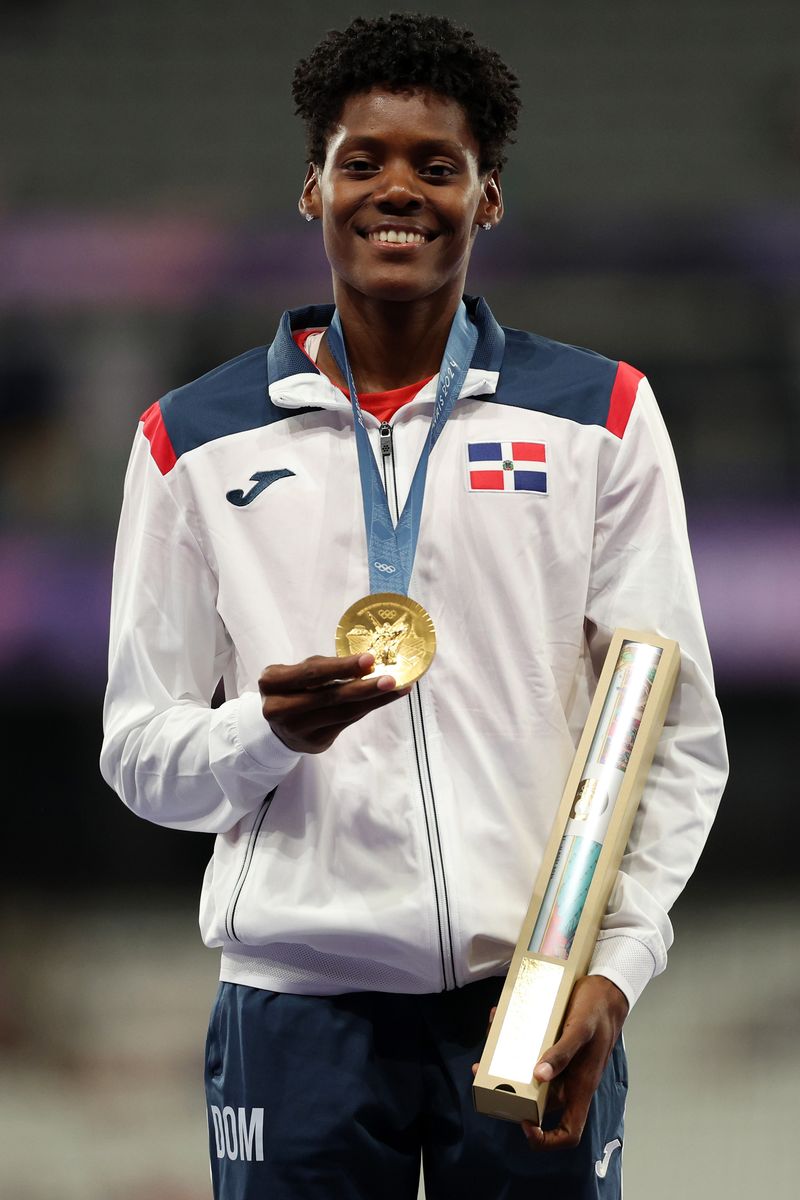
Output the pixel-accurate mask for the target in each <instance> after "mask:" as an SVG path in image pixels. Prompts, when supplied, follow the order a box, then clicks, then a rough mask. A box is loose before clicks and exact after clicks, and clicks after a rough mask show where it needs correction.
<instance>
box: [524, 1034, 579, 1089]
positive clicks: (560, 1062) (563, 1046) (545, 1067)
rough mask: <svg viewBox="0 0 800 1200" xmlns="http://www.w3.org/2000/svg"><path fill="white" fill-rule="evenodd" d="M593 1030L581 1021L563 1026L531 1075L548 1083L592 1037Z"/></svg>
mask: <svg viewBox="0 0 800 1200" xmlns="http://www.w3.org/2000/svg"><path fill="white" fill-rule="evenodd" d="M592 1033H593V1030H592V1029H591V1028H590V1027H589V1026H588V1025H586V1024H584V1023H583V1022H580V1023H577V1022H576V1023H575V1024H574V1025H572V1026H570V1025H567V1026H565V1027H564V1032H563V1034H562V1035H561V1037H560V1038H559V1039H558V1041H557V1042H556V1043H555V1045H554V1046H551V1047H550V1049H549V1050H547V1051H545V1053H544V1054H543V1055H542V1057H541V1058H540V1059H539V1061H538V1063H537V1064H536V1066H535V1068H534V1071H533V1077H534V1079H538V1080H539V1081H540V1082H542V1083H549V1082H550V1080H551V1079H555V1077H556V1076H557V1075H560V1074H561V1072H562V1071H563V1070H565V1068H566V1067H568V1066H569V1064H570V1063H571V1062H572V1060H573V1058H574V1057H575V1055H576V1054H578V1052H579V1051H580V1050H582V1049H583V1047H584V1046H585V1045H586V1044H587V1042H590V1041H591V1039H592Z"/></svg>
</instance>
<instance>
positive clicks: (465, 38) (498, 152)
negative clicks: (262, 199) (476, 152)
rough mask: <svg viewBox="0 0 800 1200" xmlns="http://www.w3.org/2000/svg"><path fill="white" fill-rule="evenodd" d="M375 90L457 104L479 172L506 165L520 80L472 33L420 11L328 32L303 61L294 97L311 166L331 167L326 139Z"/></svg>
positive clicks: (359, 21) (358, 21)
mask: <svg viewBox="0 0 800 1200" xmlns="http://www.w3.org/2000/svg"><path fill="white" fill-rule="evenodd" d="M373 87H385V88H388V89H389V90H390V91H393V90H400V89H403V88H408V87H426V88H430V89H431V90H432V91H434V92H438V93H439V94H440V95H442V96H447V97H449V98H451V99H453V100H457V101H458V103H459V104H460V105H461V106H462V108H463V109H464V111H465V112H466V114H467V119H468V121H469V124H470V128H471V129H472V132H473V133H474V135H475V138H476V140H477V142H478V144H479V146H480V151H481V162H480V168H481V171H490V170H492V169H493V168H494V167H502V166H503V164H504V163H505V161H506V159H505V154H504V149H505V147H506V145H507V144H508V143H509V142H513V140H514V139H513V137H512V136H511V135H512V133H513V132H514V130H515V129H516V127H517V117H518V114H519V110H520V100H519V97H518V96H517V94H516V92H517V89H518V87H519V82H518V80H517V77H516V76H515V75H514V74H513V72H512V71H511V70H509V68H508V67H507V66H506V64H505V63H504V62H503V60H502V59H501V58H500V55H499V54H497V53H496V52H495V51H494V50H489V49H487V48H486V47H484V46H479V45H478V43H477V42H476V41H475V37H474V35H473V34H472V33H471V32H470V31H469V30H468V29H462V28H461V27H460V26H457V25H454V24H453V22H452V21H449V20H448V19H447V17H436V16H426V15H424V14H422V13H390V14H389V16H388V17H376V18H375V19H366V18H364V17H356V19H355V20H354V21H352V22H351V23H350V24H349V25H348V26H347V28H346V29H345V30H344V32H341V31H339V30H336V29H333V30H330V31H329V32H328V33H326V34H325V37H324V38H323V39H322V41H321V42H319V44H318V45H317V46H316V47H315V48H314V49H313V50H312V52H311V54H310V55H309V56H308V58H304V59H301V61H300V62H299V63H298V64H297V66H296V68H295V72H294V78H293V81H292V94H293V96H294V100H295V104H296V106H297V107H296V108H295V112H296V114H297V115H298V116H299V117H301V118H302V119H303V121H304V122H305V126H306V153H307V156H308V160H309V161H310V162H313V163H316V164H317V165H322V164H323V163H324V162H325V148H326V143H327V139H328V137H329V136H330V134H331V132H332V130H333V129H334V128H335V126H336V122H337V121H338V120H339V117H340V116H341V112H342V108H343V107H344V104H345V101H346V100H347V99H348V97H349V96H352V95H355V94H358V93H361V92H368V91H370V90H371V89H372V88H373Z"/></svg>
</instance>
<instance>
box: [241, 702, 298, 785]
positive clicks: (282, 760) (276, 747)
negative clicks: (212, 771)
mask: <svg viewBox="0 0 800 1200" xmlns="http://www.w3.org/2000/svg"><path fill="white" fill-rule="evenodd" d="M237 709H238V711H237V714H236V725H237V733H238V737H239V742H240V744H241V747H242V749H243V750H244V752H245V754H248V755H249V756H250V758H252V759H253V760H254V761H255V762H257V763H258V765H259V766H260V767H263V768H264V770H265V771H269V773H270V774H271V775H277V776H280V778H281V779H282V778H283V777H284V775H288V774H289V772H290V771H291V769H292V767H293V766H294V765H295V763H296V762H298V760H299V759H300V752H299V751H298V750H290V749H289V747H288V746H286V745H285V744H284V743H283V742H282V741H281V739H280V738H279V737H278V735H277V734H276V733H273V731H272V728H271V727H270V724H269V722H268V721H265V720H264V713H263V711H262V708H261V696H260V695H259V693H258V692H245V693H244V695H242V696H240V697H239V699H238V702H237Z"/></svg>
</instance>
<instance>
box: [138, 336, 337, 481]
mask: <svg viewBox="0 0 800 1200" xmlns="http://www.w3.org/2000/svg"><path fill="white" fill-rule="evenodd" d="M276 340H277V339H276ZM290 340H291V339H290ZM291 344H292V346H293V347H294V349H295V350H297V353H298V354H299V355H300V356H301V358H302V362H303V364H304V366H305V370H307V371H313V370H314V368H313V367H312V365H311V363H309V361H308V359H307V358H306V357H305V355H303V353H302V351H301V350H299V349H298V347H297V346H296V345H295V343H294V341H292V343H291ZM300 369H303V368H302V367H301V368H300ZM312 411H314V410H313V409H308V408H300V409H298V408H292V409H288V408H277V407H276V406H275V405H274V404H273V403H272V401H271V400H270V398H269V394H268V392H267V347H266V346H258V347H257V348H256V349H255V350H248V351H247V352H246V353H245V354H240V355H239V356H238V357H237V358H232V359H231V360H230V361H229V362H226V363H223V364H222V366H221V367H215V368H214V370H213V371H209V372H208V374H207V375H202V376H201V377H200V378H199V379H195V380H193V381H192V383H187V384H185V385H184V386H183V387H179V388H176V389H175V390H174V391H172V392H168V393H167V395H166V396H164V397H163V398H162V400H161V418H162V420H163V422H164V426H165V428H166V431H167V433H168V435H169V439H170V441H171V443H172V446H173V449H174V451H175V456H176V458H180V456H181V455H182V454H186V453H187V451H189V450H195V449H196V448H197V447H198V446H203V445H205V443H206V442H212V441H215V440H216V439H217V438H221V437H227V436H229V435H230V434H233V433H243V432H244V431H245V430H247V429H258V428H260V427H261V426H264V425H271V424H273V423H274V422H275V421H283V420H285V419H286V418H287V417H293V416H297V415H298V414H299V413H303V412H312Z"/></svg>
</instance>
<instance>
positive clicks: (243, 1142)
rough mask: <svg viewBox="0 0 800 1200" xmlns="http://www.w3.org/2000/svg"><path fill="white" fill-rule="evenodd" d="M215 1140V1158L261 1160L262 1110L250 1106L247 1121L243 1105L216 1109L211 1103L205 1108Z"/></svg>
mask: <svg viewBox="0 0 800 1200" xmlns="http://www.w3.org/2000/svg"><path fill="white" fill-rule="evenodd" d="M209 1111H210V1113H211V1121H212V1124H213V1126H214V1140H215V1142H216V1143H217V1158H232V1159H243V1160H244V1159H246V1160H247V1162H252V1160H253V1159H254V1158H255V1160H256V1162H263V1161H264V1110H263V1108H251V1109H250V1121H249V1123H248V1120H247V1109H246V1108H231V1107H230V1105H226V1106H225V1108H223V1109H221V1110H220V1109H219V1108H217V1106H216V1104H212V1105H211V1106H210V1109H209Z"/></svg>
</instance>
